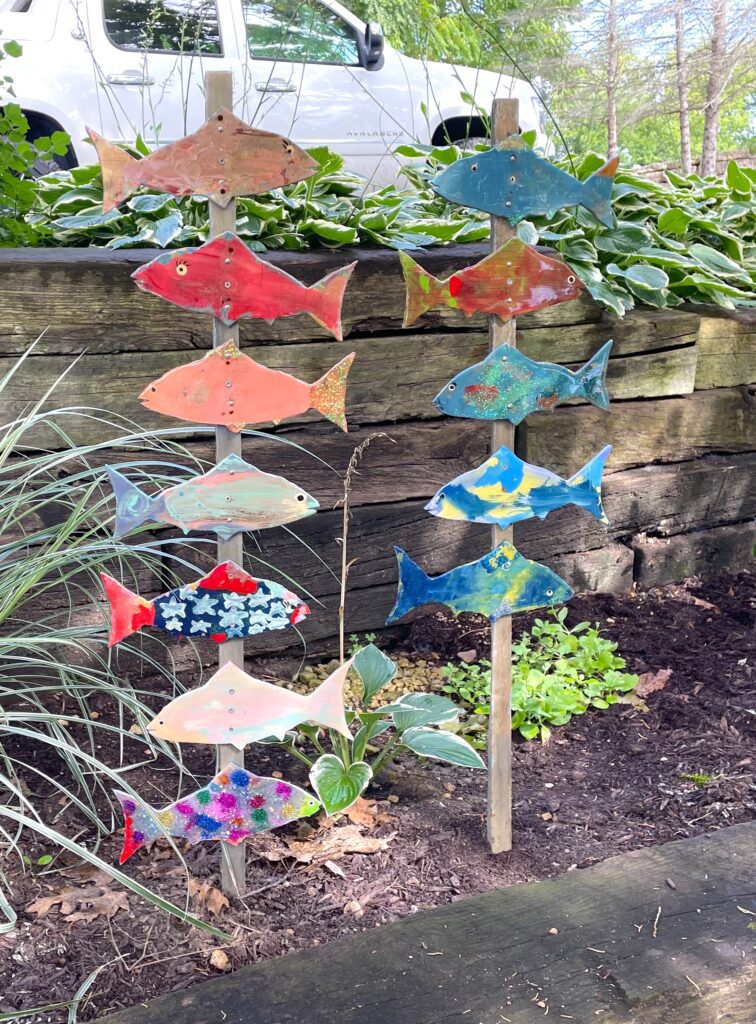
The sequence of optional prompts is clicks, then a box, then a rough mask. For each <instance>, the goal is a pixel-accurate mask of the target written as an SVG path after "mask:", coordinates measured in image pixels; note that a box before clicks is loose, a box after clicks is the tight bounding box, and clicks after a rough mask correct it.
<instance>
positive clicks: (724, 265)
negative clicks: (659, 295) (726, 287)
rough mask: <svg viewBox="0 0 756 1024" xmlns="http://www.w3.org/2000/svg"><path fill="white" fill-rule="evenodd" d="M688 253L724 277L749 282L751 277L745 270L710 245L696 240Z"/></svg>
mask: <svg viewBox="0 0 756 1024" xmlns="http://www.w3.org/2000/svg"><path fill="white" fill-rule="evenodd" d="M690 255H691V256H692V257H693V259H694V260H697V261H698V262H699V263H702V264H703V265H704V266H705V267H708V269H709V270H713V271H714V273H715V274H721V275H723V276H724V277H735V278H737V279H738V280H740V281H747V282H749V283H750V280H751V278H750V275H749V274H748V272H747V271H746V270H744V269H743V268H742V267H741V266H739V265H738V264H737V263H735V261H734V260H731V259H730V258H729V256H725V255H724V253H721V252H717V250H716V249H712V247H711V246H710V245H702V244H700V243H698V242H696V243H694V244H693V245H691V247H690Z"/></svg>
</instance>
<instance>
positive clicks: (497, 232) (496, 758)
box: [487, 99, 520, 853]
mask: <svg viewBox="0 0 756 1024" xmlns="http://www.w3.org/2000/svg"><path fill="white" fill-rule="evenodd" d="M519 130H520V113H519V103H518V101H517V100H511V99H501V100H494V102H493V108H492V111H491V142H492V143H493V145H496V144H497V143H498V142H503V140H504V139H505V138H506V137H507V136H508V135H516V134H517V133H518V132H519ZM514 234H516V232H515V230H514V228H511V227H510V226H509V223H508V222H507V221H506V220H505V219H504V218H503V217H493V216H492V217H491V250H492V251H493V250H495V249H498V248H499V246H501V245H503V244H504V243H505V242H506V241H507V239H509V238H511V237H512V236H513V235H514ZM502 287H504V283H503V282H502ZM490 334H491V348H492V349H495V348H498V346H499V345H514V344H515V321H514V318H513V319H512V320H507V321H505V322H503V321H501V320H499V319H498V318H497V317H495V316H494V317H491V331H490ZM503 444H505V445H507V446H508V447H509V448H514V427H513V426H512V424H511V423H507V422H506V421H505V420H501V421H499V420H495V421H494V424H493V432H492V436H491V445H492V449H491V450H492V451H496V450H497V449H498V448H501V446H502V445H503ZM503 540H508V541H509V542H510V543H511V542H512V527H511V526H510V527H509V529H507V530H502V529H501V528H500V527H498V526H494V527H493V543H494V546H495V545H496V544H500V543H501V542H502V541H503ZM511 698H512V617H511V615H503V616H502V617H501V618H500V619H497V620H496V622H494V623H493V624H492V626H491V713H490V716H489V719H488V821H487V824H488V845H489V846H490V848H491V853H504V852H505V851H506V850H511V849H512V708H511Z"/></svg>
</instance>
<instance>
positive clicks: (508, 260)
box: [468, 235, 532, 276]
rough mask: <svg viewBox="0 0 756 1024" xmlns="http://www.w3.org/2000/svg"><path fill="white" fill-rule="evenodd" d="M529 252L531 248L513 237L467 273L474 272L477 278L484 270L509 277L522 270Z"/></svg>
mask: <svg viewBox="0 0 756 1024" xmlns="http://www.w3.org/2000/svg"><path fill="white" fill-rule="evenodd" d="M529 252H532V248H531V246H529V245H528V243H527V242H523V240H522V239H521V238H518V237H517V236H516V235H515V236H514V238H510V239H508V241H506V242H505V243H504V245H500V246H499V248H498V249H495V250H494V251H493V252H492V253H490V254H489V255H488V256H486V257H484V258H483V259H482V260H481V261H480V263H478V264H476V265H475V267H470V268H469V269H468V272H469V270H475V273H476V276H478V275H479V274H480V272H481V270H483V269H485V270H487V271H494V272H495V273H496V274H497V276H499V275H501V276H504V275H505V274H507V273H509V274H510V275H511V274H512V271H514V273H515V274H517V273H520V271H521V270H522V265H523V262H524V260H525V258H526V257H527V255H528V253H529ZM508 264H511V266H508Z"/></svg>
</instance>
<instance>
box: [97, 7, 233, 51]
mask: <svg viewBox="0 0 756 1024" xmlns="http://www.w3.org/2000/svg"><path fill="white" fill-rule="evenodd" d="M103 9H104V13H105V31H106V32H107V34H108V37H109V39H110V41H111V43H113V44H114V45H115V46H118V47H119V48H120V49H122V50H148V51H153V52H158V53H208V54H222V53H223V48H222V47H221V38H220V27H219V25H218V8H217V6H216V3H215V0H103Z"/></svg>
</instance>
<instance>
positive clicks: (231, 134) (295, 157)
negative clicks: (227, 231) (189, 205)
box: [87, 107, 320, 213]
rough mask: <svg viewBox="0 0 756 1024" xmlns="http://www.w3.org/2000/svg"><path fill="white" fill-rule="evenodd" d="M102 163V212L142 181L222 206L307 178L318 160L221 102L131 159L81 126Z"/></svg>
mask: <svg viewBox="0 0 756 1024" xmlns="http://www.w3.org/2000/svg"><path fill="white" fill-rule="evenodd" d="M87 133H88V134H89V137H90V139H91V140H92V142H94V144H95V148H96V150H97V157H98V159H99V161H100V167H101V169H102V186H103V198H102V212H103V213H107V212H108V210H112V209H113V207H114V206H118V204H119V203H122V202H123V200H124V199H127V198H128V197H129V196H130V195H131V194H132V193H133V192H136V190H137V189H138V188H139V187H140V186H142V185H145V186H146V187H147V188H154V189H157V190H158V191H160V192H169V193H170V194H171V195H174V196H193V195H203V196H210V198H211V199H212V200H213V202H215V203H218V204H219V205H220V206H227V205H228V203H229V202H230V201H231V199H233V198H234V196H249V195H255V194H256V193H258V192H268V191H269V190H270V189H272V188H280V187H281V186H282V185H291V184H292V183H293V182H295V181H302V179H303V178H309V177H310V176H311V175H312V174H314V173H315V171H316V170H317V169H318V167H319V166H320V165H319V164H318V162H317V161H316V160H313V159H312V157H310V156H308V155H307V153H305V152H304V150H302V149H300V148H299V146H296V145H295V144H294V143H293V142H291V141H290V140H289V139H286V138H284V137H283V136H282V135H276V134H275V132H265V131H261V130H260V129H259V128H251V127H250V126H249V125H248V124H246V123H245V122H244V121H242V120H241V119H240V118H238V117H237V116H236V114H232V113H231V111H230V110H226V108H225V107H221V109H220V110H218V111H216V113H214V114H213V116H212V117H210V118H208V120H207V121H206V122H205V123H204V124H203V125H202V127H201V128H200V129H199V130H198V131H196V132H193V133H192V134H191V135H186V136H185V137H184V138H183V139H178V140H177V141H176V142H172V143H171V144H170V145H168V146H163V147H162V148H160V149H156V150H155V151H154V152H152V153H150V155H149V156H145V157H143V158H142V159H141V160H137V159H136V158H135V157H133V156H131V155H130V154H129V153H127V152H126V151H125V150H123V149H121V148H120V146H116V145H114V144H113V143H112V142H108V140H107V139H104V138H103V137H102V136H101V135H98V134H97V132H95V131H93V130H92V129H91V128H87Z"/></svg>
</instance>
